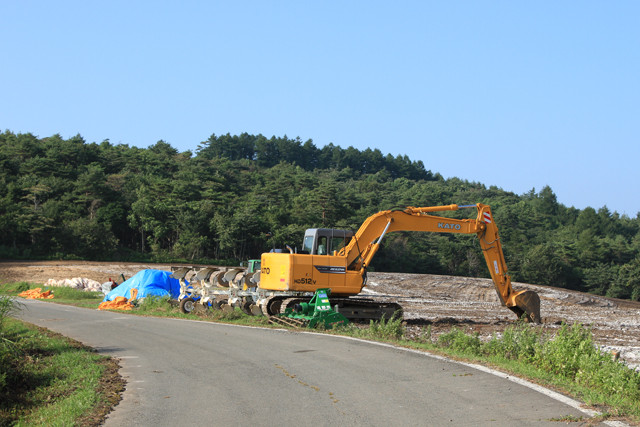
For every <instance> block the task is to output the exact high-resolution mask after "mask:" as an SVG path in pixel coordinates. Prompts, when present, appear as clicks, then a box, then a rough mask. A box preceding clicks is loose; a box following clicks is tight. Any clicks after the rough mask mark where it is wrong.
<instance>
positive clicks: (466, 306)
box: [0, 261, 640, 368]
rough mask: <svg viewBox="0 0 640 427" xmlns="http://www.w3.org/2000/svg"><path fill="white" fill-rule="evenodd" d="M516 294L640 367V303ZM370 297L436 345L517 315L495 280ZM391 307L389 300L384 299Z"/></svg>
mask: <svg viewBox="0 0 640 427" xmlns="http://www.w3.org/2000/svg"><path fill="white" fill-rule="evenodd" d="M146 268H154V269H159V270H170V265H169V264H139V263H112V262H87V261H1V262H0V283H8V282H19V281H28V282H33V283H44V282H46V281H47V280H48V279H57V280H60V279H70V278H73V277H83V278H88V279H93V280H96V281H98V282H100V283H102V282H106V281H107V280H108V279H109V278H112V279H115V280H117V281H118V282H120V281H121V279H120V275H121V274H123V275H124V276H125V278H129V277H131V276H133V275H134V274H135V273H137V272H138V271H140V270H143V269H146ZM513 287H514V289H516V290H520V289H530V290H533V291H535V292H537V293H538V295H540V299H541V312H542V322H543V324H542V326H541V327H542V328H544V329H546V330H549V331H550V332H552V331H553V330H556V329H557V328H559V327H560V324H561V323H562V322H563V321H564V322H567V323H569V324H572V323H576V322H580V323H582V324H585V325H591V327H592V330H593V333H594V336H595V338H596V341H597V343H598V344H599V345H601V346H602V347H603V348H604V349H606V350H608V351H613V352H620V359H621V360H623V361H625V362H626V363H628V364H629V365H630V366H633V367H636V368H638V367H640V302H635V301H625V300H617V299H612V298H604V297H598V296H595V295H590V294H585V293H581V292H574V291H568V290H564V289H560V288H552V287H548V286H538V285H529V284H522V283H513ZM364 291H365V292H364V293H365V294H369V295H376V294H377V295H385V296H393V297H391V298H390V299H392V300H395V301H397V302H399V303H400V304H401V305H402V306H403V307H404V313H405V319H406V320H407V324H408V325H407V328H408V331H409V333H410V334H412V335H419V334H420V333H422V331H423V330H424V329H425V328H426V327H427V326H428V325H431V331H432V337H437V336H438V335H439V334H441V333H443V332H446V331H449V330H450V329H451V328H452V327H457V328H459V329H462V330H465V331H468V332H478V333H479V334H480V336H481V337H487V338H488V337H490V336H491V335H492V334H494V333H500V332H502V331H503V330H504V328H505V327H507V326H508V325H510V324H512V323H513V321H514V319H515V315H514V314H512V313H511V311H509V310H508V309H506V308H504V307H502V306H501V305H500V303H499V302H498V297H497V295H496V292H495V289H494V287H493V283H492V282H491V280H489V279H474V278H467V277H451V276H435V275H429V274H402V273H369V275H368V284H367V287H366V288H365V289H364ZM383 299H387V298H383Z"/></svg>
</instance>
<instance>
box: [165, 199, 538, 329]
mask: <svg viewBox="0 0 640 427" xmlns="http://www.w3.org/2000/svg"><path fill="white" fill-rule="evenodd" d="M464 208H475V209H476V210H477V216H476V218H475V219H454V218H445V217H439V216H435V215H431V213H433V212H444V211H456V210H458V209H464ZM394 231H424V232H435V233H457V234H472V235H473V234H475V235H476V236H477V238H478V241H479V242H480V247H481V248H482V252H483V254H484V257H485V260H486V262H487V266H488V267H489V272H490V274H491V278H492V279H493V283H494V285H495V288H496V291H497V293H498V297H499V299H500V301H501V303H502V305H503V306H505V307H507V308H508V309H510V310H511V311H513V312H514V313H515V314H516V316H518V318H522V317H524V318H525V319H526V320H527V321H529V322H534V323H539V322H540V320H541V318H540V297H539V296H538V294H537V293H535V292H533V291H529V290H524V291H517V292H516V291H514V290H513V289H512V287H511V278H510V276H509V275H508V274H507V265H506V263H505V259H504V254H503V252H502V245H501V243H500V236H499V235H498V227H497V226H496V224H495V221H494V218H493V215H492V213H491V208H490V207H489V206H487V205H484V204H481V203H478V204H475V205H464V206H459V205H446V206H433V207H418V208H416V207H407V208H404V209H397V210H386V211H381V212H378V213H376V214H374V215H372V216H370V217H369V218H367V220H366V221H365V222H364V223H363V224H362V226H360V229H359V230H358V231H357V232H356V233H353V232H351V231H347V230H336V229H328V228H313V229H308V230H307V231H306V232H305V236H304V241H303V246H302V250H301V251H299V252H298V251H294V250H293V249H292V248H290V247H287V248H288V251H273V252H268V253H263V254H262V257H261V259H260V263H259V269H258V267H257V265H258V263H257V261H254V263H252V264H251V266H250V268H248V269H246V270H244V271H242V270H240V269H228V270H221V269H218V268H204V269H200V271H198V272H197V273H196V275H195V277H196V279H197V281H196V282H198V283H201V286H199V287H198V286H197V285H196V287H186V286H183V292H182V293H181V296H180V300H181V304H180V307H181V308H182V307H193V303H194V302H195V301H198V302H201V303H203V304H208V305H209V306H211V307H214V308H231V307H240V308H241V309H242V310H244V311H245V312H247V313H249V314H254V315H258V314H264V315H266V316H277V315H279V314H281V313H285V312H286V310H287V309H288V308H289V309H291V308H292V307H296V306H300V305H301V304H306V303H308V302H309V301H310V300H311V299H312V297H313V296H314V293H315V292H316V291H318V290H328V292H327V294H328V296H325V297H323V300H325V302H326V298H327V297H328V299H329V302H330V305H331V307H333V308H335V310H336V311H337V312H339V313H340V314H342V315H344V316H345V317H346V318H347V319H348V320H370V319H376V320H379V319H380V318H382V317H384V318H386V319H390V318H391V317H392V316H393V315H394V314H397V312H400V313H401V312H402V308H401V306H400V305H399V304H397V303H394V302H378V301H374V300H373V299H372V298H370V297H363V296H361V295H360V292H361V291H362V288H363V287H364V286H365V285H366V282H367V267H368V266H369V265H370V263H371V260H372V259H373V257H374V255H375V254H376V252H377V251H378V249H379V247H380V244H381V242H382V240H383V238H384V236H385V235H386V234H387V233H391V232H394ZM186 271H187V268H183V269H182V270H181V271H180V272H174V277H177V278H179V279H180V278H184V277H185V275H186ZM183 311H185V312H188V311H190V309H186V308H185V309H183Z"/></svg>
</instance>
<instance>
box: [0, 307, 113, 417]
mask: <svg viewBox="0 0 640 427" xmlns="http://www.w3.org/2000/svg"><path fill="white" fill-rule="evenodd" d="M3 325H4V326H3V328H2V331H0V333H1V334H2V337H3V338H4V342H3V343H2V344H0V378H1V379H2V380H1V381H0V425H13V426H45V425H46V426H50V425H69V426H70V425H76V426H97V425H99V424H100V423H101V422H102V420H103V419H104V417H105V416H106V415H107V414H108V413H109V411H110V410H111V408H112V407H113V406H114V405H115V404H116V403H117V402H118V401H119V400H120V393H121V392H122V390H124V381H123V380H122V379H121V378H120V377H119V375H118V374H117V371H118V365H117V363H116V362H115V361H113V360H112V359H110V358H107V357H104V356H100V355H98V354H96V353H95V352H94V351H93V350H91V349H90V348H87V347H85V346H83V345H82V344H80V343H79V342H77V341H73V340H71V339H68V338H66V337H64V336H62V335H59V334H55V333H52V332H50V331H48V330H46V329H43V328H38V327H35V326H33V325H28V324H25V323H23V322H20V321H18V320H15V319H11V318H5V319H4V321H3Z"/></svg>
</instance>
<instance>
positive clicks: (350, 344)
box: [19, 301, 584, 427]
mask: <svg viewBox="0 0 640 427" xmlns="http://www.w3.org/2000/svg"><path fill="white" fill-rule="evenodd" d="M19 317H20V318H22V319H23V320H25V321H27V322H30V323H34V324H36V325H39V326H44V327H46V328H48V329H51V330H53V331H56V332H59V333H61V334H63V335H66V336H68V337H71V338H74V339H76V340H78V341H81V342H83V343H84V344H86V345H89V346H91V347H94V348H96V349H97V350H98V351H99V352H100V353H102V354H105V355H109V356H113V357H116V358H119V359H120V360H121V365H122V369H121V374H122V375H123V376H124V377H125V378H126V380H127V387H126V391H125V392H124V394H123V400H122V401H121V402H120V404H119V405H118V406H117V407H116V408H115V410H114V411H113V412H112V413H111V414H110V415H109V417H108V418H107V421H106V423H105V425H106V426H176V425H183V426H205V425H241V424H243V425H256V426H273V425H285V426H289V425H291V426H293V425H295V426H312V425H313V426H319V425H333V426H335V425H340V426H360V425H366V426H382V425H384V426H388V425H403V426H409V425H411V426H431V425H436V426H440V425H451V426H454V425H455V426H477V425H491V426H512V425H520V426H523V425H535V426H538V425H550V426H555V427H557V426H558V425H559V423H558V420H559V419H565V420H566V419H567V418H566V417H568V416H572V417H584V413H582V412H580V411H579V410H577V409H575V408H573V407H570V406H568V405H565V404H564V403H561V402H559V401H557V400H554V399H552V398H550V397H548V396H546V395H544V394H542V393H539V392H537V391H534V390H532V389H530V388H527V387H524V386H522V385H520V384H516V383H513V382H511V381H509V380H506V379H504V378H499V377H497V376H495V375H491V374H489V373H486V372H482V371H479V370H476V369H474V368H472V367H469V366H465V365H461V364H458V363H455V362H451V361H447V360H440V359H436V358H433V357H430V356H428V355H422V354H417V353H415V352H407V351H404V350H401V349H396V348H392V347H385V346H379V345H375V344H371V343H367V342H363V341H358V340H351V339H344V338H339V337H332V336H327V335H320V334H306V333H296V332H289V331H282V330H268V329H260V328H245V327H238V326H228V325H221V324H214V323H207V322H198V321H185V320H176V319H162V318H152V317H140V316H133V315H129V314H121V313H115V312H103V311H98V310H89V309H82V308H76V307H70V306H64V305H58V304H52V303H48V302H42V301H26V302H25V308H24V310H23V311H22V313H21V314H20V316H19ZM554 419H555V420H556V421H553V420H554Z"/></svg>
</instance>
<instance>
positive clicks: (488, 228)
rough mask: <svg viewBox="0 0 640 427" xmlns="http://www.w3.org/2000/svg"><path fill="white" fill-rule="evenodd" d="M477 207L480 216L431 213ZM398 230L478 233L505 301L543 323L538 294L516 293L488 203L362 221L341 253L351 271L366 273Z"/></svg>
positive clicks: (390, 214)
mask: <svg viewBox="0 0 640 427" xmlns="http://www.w3.org/2000/svg"><path fill="white" fill-rule="evenodd" d="M473 207H475V208H476V209H477V211H478V215H477V217H476V219H453V218H444V217H438V216H433V215H429V213H431V212H442V211H455V210H458V209H461V208H473ZM394 231H426V232H436V233H459V234H476V235H477V236H478V240H479V241H480V247H481V248H482V253H483V254H484V258H485V260H486V262H487V266H488V267H489V272H490V273H491V278H492V279H493V283H494V285H495V288H496V292H497V293H498V297H499V298H500V301H501V302H502V304H503V305H504V306H506V307H507V308H509V309H510V310H511V311H513V312H514V313H516V315H517V316H518V317H521V316H522V315H523V314H524V315H526V317H527V319H528V320H529V321H531V322H535V323H539V322H540V297H539V296H538V294H537V293H535V292H533V291H519V292H515V291H514V290H513V289H512V287H511V277H510V276H509V275H508V274H507V265H506V263H505V260H504V254H503V252H502V245H501V243H500V236H499V235H498V227H497V226H496V224H495V221H494V220H493V215H492V214H491V208H490V207H489V206H488V205H484V204H481V203H478V204H476V205H467V206H458V205H446V206H433V207H421V208H415V207H408V208H406V209H404V210H389V211H382V212H378V213H377V214H374V215H372V216H370V217H369V218H368V219H367V220H366V221H365V222H364V223H363V224H362V226H361V227H360V229H359V230H358V231H357V232H356V234H355V236H354V238H353V239H351V242H350V243H349V244H348V245H347V246H346V247H345V248H343V249H342V251H340V253H339V254H338V255H344V256H346V258H347V260H346V261H347V262H346V264H347V265H348V270H360V271H361V272H362V274H364V271H365V269H366V267H367V266H368V265H369V263H370V262H371V259H372V258H373V256H374V255H375V254H376V252H377V251H378V248H379V246H380V242H381V241H382V238H383V237H384V235H385V234H386V233H389V232H394Z"/></svg>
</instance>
